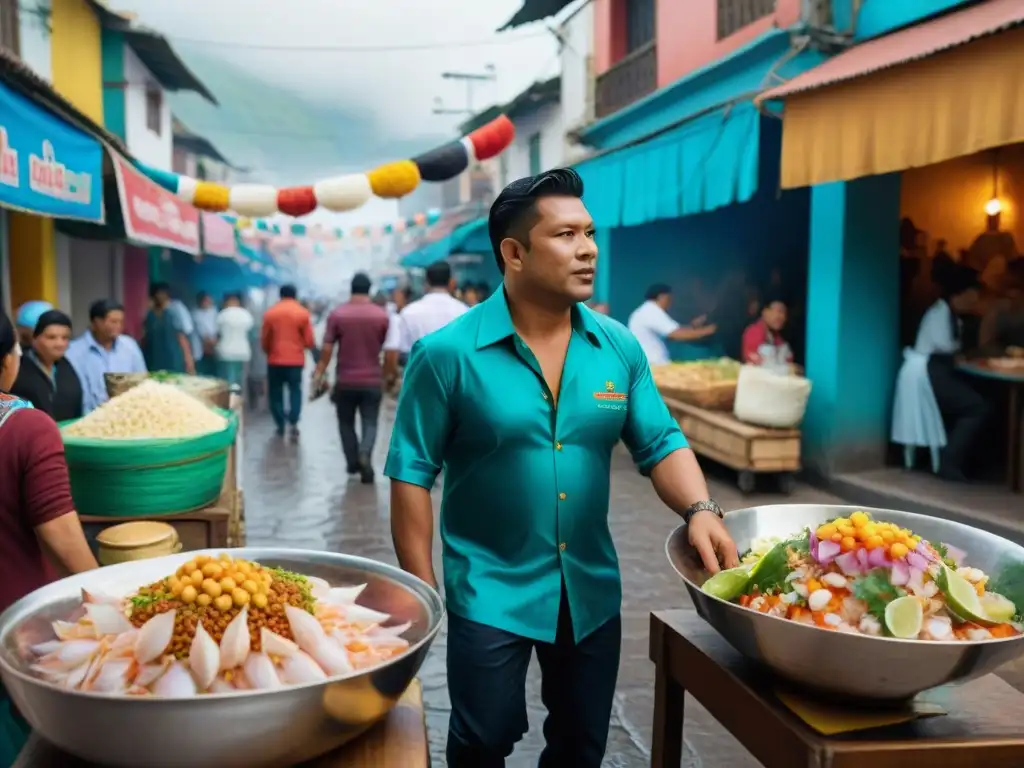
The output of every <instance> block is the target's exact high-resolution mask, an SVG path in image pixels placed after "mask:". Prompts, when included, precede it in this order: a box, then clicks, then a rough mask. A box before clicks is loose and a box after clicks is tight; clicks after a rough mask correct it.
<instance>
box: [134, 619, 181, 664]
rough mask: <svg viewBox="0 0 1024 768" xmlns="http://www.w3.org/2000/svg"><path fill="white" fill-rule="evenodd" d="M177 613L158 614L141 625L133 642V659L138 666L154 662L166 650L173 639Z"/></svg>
mask: <svg viewBox="0 0 1024 768" xmlns="http://www.w3.org/2000/svg"><path fill="white" fill-rule="evenodd" d="M177 614H178V612H177V611H167V612H166V613H158V614H157V615H156V616H154V617H153V618H152V619H150V620H149V621H147V622H146V623H145V624H143V625H142V628H141V629H140V630H139V634H138V636H137V637H136V640H135V659H136V661H138V662H139V664H148V663H149V662H151V661H156V659H158V658H159V657H160V656H162V655H163V653H164V651H166V650H167V646H169V645H170V644H171V638H172V637H174V619H175V617H176V616H177Z"/></svg>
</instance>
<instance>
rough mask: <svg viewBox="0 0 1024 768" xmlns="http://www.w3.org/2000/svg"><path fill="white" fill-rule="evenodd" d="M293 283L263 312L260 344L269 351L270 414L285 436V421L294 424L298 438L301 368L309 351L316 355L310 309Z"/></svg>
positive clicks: (282, 288) (292, 432) (284, 286)
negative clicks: (286, 403) (286, 400)
mask: <svg viewBox="0 0 1024 768" xmlns="http://www.w3.org/2000/svg"><path fill="white" fill-rule="evenodd" d="M297 297H298V291H297V290H296V289H295V286H294V285H282V286H281V300H280V301H279V302H277V304H275V305H274V306H272V307H271V308H270V309H268V310H267V312H266V314H264V315H263V329H262V330H261V332H260V346H261V347H263V351H264V352H266V353H267V397H268V399H269V400H270V415H271V416H273V417H274V423H275V424H276V425H277V434H278V435H283V434H284V428H285V422H287V423H288V424H289V425H290V426H291V435H292V439H293V440H294V439H298V437H299V415H300V414H301V413H302V369H303V367H304V366H305V364H306V350H307V349H308V350H309V351H310V352H312V353H313V355H314V358H315V355H316V340H315V339H314V338H313V321H312V320H311V319H310V316H309V310H308V309H306V308H305V307H304V306H302V305H301V304H300V303H299V302H298V299H297ZM285 387H287V388H288V410H287V411H286V410H285V406H284V389H285Z"/></svg>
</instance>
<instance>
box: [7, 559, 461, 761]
mask: <svg viewBox="0 0 1024 768" xmlns="http://www.w3.org/2000/svg"><path fill="white" fill-rule="evenodd" d="M220 551H222V550H206V551H205V553H206V554H211V555H216V554H219V553H220ZM231 553H232V554H233V555H235V556H237V557H243V558H246V559H249V560H254V561H256V562H259V563H262V564H263V565H266V566H280V567H282V568H286V569H288V570H292V571H295V572H297V573H302V574H305V575H309V576H319V577H321V578H324V579H326V580H327V581H328V582H330V583H331V585H332V586H345V585H355V584H363V583H365V584H367V587H366V589H365V590H364V591H363V593H362V595H361V596H360V599H359V602H360V603H361V604H364V605H366V606H368V607H373V608H374V609H377V610H381V611H385V612H387V613H390V614H391V615H392V618H393V622H394V623H396V624H398V623H403V622H405V621H412V622H413V626H412V628H411V629H410V630H409V631H408V632H407V633H406V634H405V637H407V638H409V640H410V641H411V643H412V645H411V646H410V648H409V650H408V651H406V652H405V653H404V654H402V655H401V656H398V657H396V658H394V659H391V660H389V661H388V662H386V663H384V664H382V665H380V666H377V667H373V668H372V669H368V670H363V671H359V672H354V673H352V674H350V675H346V676H342V677H333V678H329V679H328V680H327V681H324V682H320V683H314V684H309V685H301V686H292V687H288V688H281V689H278V690H273V691H239V692H237V693H226V694H204V695H201V696H197V697H194V698H189V699H160V698H155V697H153V698H141V697H128V696H109V695H104V694H96V693H84V692H79V691H66V690H63V689H60V688H57V687H56V686H54V685H51V684H49V683H47V682H44V681H42V680H40V679H38V678H36V677H35V676H34V675H32V674H31V672H30V671H29V669H28V663H27V662H26V655H25V653H24V649H26V648H27V647H28V646H29V645H31V644H34V643H38V642H42V641H44V640H49V639H52V638H53V631H52V628H51V627H50V622H52V621H53V620H55V619H66V618H67V617H68V616H69V614H71V612H72V611H73V610H74V609H75V608H76V607H77V606H78V605H80V603H81V590H82V589H83V588H85V589H87V590H95V591H97V592H107V593H110V594H116V595H124V594H130V593H131V592H133V591H134V590H135V589H136V588H138V587H140V586H143V585H145V584H150V583H152V582H154V581H157V580H158V579H161V578H163V577H165V576H167V575H168V574H170V573H173V572H174V570H175V569H176V568H177V567H178V566H180V565H182V564H184V563H185V562H186V561H188V560H189V559H191V558H193V557H195V556H196V555H197V554H203V552H188V553H181V554H178V555H171V556H169V557H161V558H157V559H152V560H140V561H137V562H130V563H121V564H119V565H112V566H109V567H106V568H101V569H99V570H96V571H90V572H88V573H83V574H79V575H77V576H72V577H70V578H66V579H62V580H61V581H58V582H56V583H54V584H50V585H48V586H46V587H43V588H42V589H39V590H36V591H35V592H33V593H32V594H30V595H28V596H27V597H25V598H22V599H21V600H19V601H18V602H17V603H15V604H14V605H12V606H11V607H10V608H8V609H7V610H6V611H4V613H3V614H2V615H0V674H2V677H3V683H4V686H5V688H6V689H7V691H8V692H9V693H10V695H11V697H12V698H13V699H14V702H15V703H16V704H17V706H18V709H19V710H20V711H21V713H22V714H23V715H24V716H25V718H26V719H27V720H28V721H29V723H30V724H31V725H32V727H33V729H35V730H36V731H37V732H38V733H39V734H40V735H41V736H43V737H44V738H46V739H47V740H48V741H50V742H52V743H53V744H55V745H57V746H58V747H60V748H61V749H63V750H65V751H66V752H69V753H71V754H73V755H76V756H78V757H81V758H83V759H85V760H88V761H91V762H95V763H100V764H103V765H113V766H126V767H127V766H138V765H142V764H145V765H147V766H151V767H152V768H157V767H159V766H166V767H167V768H172V767H173V768H180V766H183V765H187V766H189V768H232V767H233V766H239V767H241V766H250V767H253V768H256V767H258V766H267V767H268V768H269V767H270V766H283V765H295V764H297V763H301V762H304V761H306V760H310V759H312V758H314V757H316V756H318V755H322V754H324V753H326V752H329V751H331V750H333V749H336V748H338V747H339V746H341V745H342V744H344V743H345V742H347V741H349V740H351V739H353V738H355V737H356V736H358V735H359V734H361V733H363V732H364V731H365V730H366V729H368V728H369V727H370V726H371V725H373V724H374V723H375V722H376V721H377V720H379V719H380V718H381V717H383V716H384V715H386V714H387V713H388V711H390V709H391V708H392V707H393V706H394V705H395V703H396V702H397V701H398V699H399V697H400V696H401V695H402V693H403V692H404V691H405V689H406V688H407V687H408V686H409V684H410V683H411V682H412V680H413V678H414V677H415V676H416V673H417V672H418V671H419V668H420V665H421V664H422V663H423V659H424V657H425V656H426V654H427V650H428V649H429V648H430V644H431V643H432V642H433V640H434V637H435V635H436V634H437V632H438V630H439V629H440V626H441V619H442V618H443V616H444V604H443V603H442V601H441V597H440V596H439V595H438V594H437V592H436V591H435V590H433V589H432V588H431V587H430V586H428V585H427V584H426V583H424V582H422V581H420V580H419V579H417V578H416V577H414V576H411V575H409V574H407V573H405V572H404V571H402V570H400V569H398V568H395V567H394V566H390V565H385V564H384V563H379V562H376V561H374V560H368V559H366V558H361V557H355V556H352V555H343V554H335V553H331V552H312V551H304V550H290V549H279V548H273V547H267V548H263V547H260V548H243V549H236V550H231Z"/></svg>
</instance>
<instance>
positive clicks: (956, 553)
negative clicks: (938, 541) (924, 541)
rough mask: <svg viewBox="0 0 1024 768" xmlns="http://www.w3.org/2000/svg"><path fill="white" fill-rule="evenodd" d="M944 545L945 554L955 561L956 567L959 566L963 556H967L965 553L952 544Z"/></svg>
mask: <svg viewBox="0 0 1024 768" xmlns="http://www.w3.org/2000/svg"><path fill="white" fill-rule="evenodd" d="M945 546H946V556H947V557H948V558H949V559H950V560H952V561H953V562H954V563H956V565H957V567H959V566H960V564H961V563H962V562H963V561H964V558H965V557H967V553H966V552H964V551H963V550H962V549H957V548H956V547H954V546H953V545H952V544H946V545H945Z"/></svg>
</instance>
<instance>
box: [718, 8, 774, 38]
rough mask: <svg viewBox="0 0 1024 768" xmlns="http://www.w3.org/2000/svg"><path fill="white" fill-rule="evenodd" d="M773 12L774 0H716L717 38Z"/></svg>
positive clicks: (738, 29)
mask: <svg viewBox="0 0 1024 768" xmlns="http://www.w3.org/2000/svg"><path fill="white" fill-rule="evenodd" d="M773 13H775V0H718V39H719V40H721V39H722V38H724V37H728V36H729V35H731V34H733V33H735V32H739V31H740V30H741V29H743V28H744V27H745V26H747V25H748V24H753V23H754V22H755V21H758V20H760V19H763V18H764V17H765V16H770V15H771V14H773Z"/></svg>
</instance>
